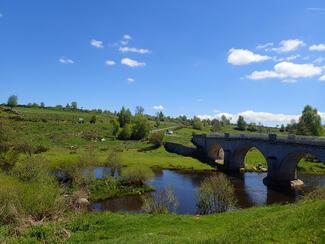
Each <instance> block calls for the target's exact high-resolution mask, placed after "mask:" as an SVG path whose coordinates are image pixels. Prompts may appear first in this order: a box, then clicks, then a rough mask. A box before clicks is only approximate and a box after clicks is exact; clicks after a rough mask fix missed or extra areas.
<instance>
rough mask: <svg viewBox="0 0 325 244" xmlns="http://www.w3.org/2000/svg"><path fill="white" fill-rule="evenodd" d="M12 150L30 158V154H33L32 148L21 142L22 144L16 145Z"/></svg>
mask: <svg viewBox="0 0 325 244" xmlns="http://www.w3.org/2000/svg"><path fill="white" fill-rule="evenodd" d="M14 150H15V151H17V152H19V153H25V154H26V155H28V156H29V157H31V156H32V153H33V152H34V147H33V146H32V145H31V144H29V143H27V142H22V143H17V144H16V145H15V146H14Z"/></svg>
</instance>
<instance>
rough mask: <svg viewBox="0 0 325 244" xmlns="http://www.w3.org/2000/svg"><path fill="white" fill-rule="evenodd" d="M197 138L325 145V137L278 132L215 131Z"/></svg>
mask: <svg viewBox="0 0 325 244" xmlns="http://www.w3.org/2000/svg"><path fill="white" fill-rule="evenodd" d="M194 137H197V139H199V138H200V139H201V140H202V139H204V138H206V139H214V138H215V139H226V140H234V139H236V140H238V139H242V140H263V141H270V142H283V143H293V144H305V145H316V146H324V147H325V137H315V136H296V135H288V136H279V135H277V134H229V133H224V134H222V133H214V134H198V135H194V136H193V138H194Z"/></svg>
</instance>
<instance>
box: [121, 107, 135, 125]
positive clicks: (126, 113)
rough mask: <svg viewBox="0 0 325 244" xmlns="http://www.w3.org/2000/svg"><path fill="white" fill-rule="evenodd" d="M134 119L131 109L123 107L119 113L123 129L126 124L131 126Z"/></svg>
mask: <svg viewBox="0 0 325 244" xmlns="http://www.w3.org/2000/svg"><path fill="white" fill-rule="evenodd" d="M131 119H132V114H131V112H130V110H129V109H125V108H124V106H123V107H122V109H121V111H120V112H119V113H118V120H119V123H120V126H121V127H124V126H125V125H126V124H129V123H130V122H131Z"/></svg>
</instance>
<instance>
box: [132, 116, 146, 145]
mask: <svg viewBox="0 0 325 244" xmlns="http://www.w3.org/2000/svg"><path fill="white" fill-rule="evenodd" d="M149 131H150V124H149V121H148V119H147V118H146V117H145V116H144V115H137V116H135V118H134V125H133V127H132V139H134V140H141V139H144V138H146V137H147V136H148V134H149Z"/></svg>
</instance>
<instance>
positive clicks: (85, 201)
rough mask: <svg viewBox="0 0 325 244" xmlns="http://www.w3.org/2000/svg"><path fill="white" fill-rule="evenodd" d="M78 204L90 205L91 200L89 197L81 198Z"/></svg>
mask: <svg viewBox="0 0 325 244" xmlns="http://www.w3.org/2000/svg"><path fill="white" fill-rule="evenodd" d="M77 204H78V205H79V206H88V205H89V201H88V199H86V198H79V199H78V200H77Z"/></svg>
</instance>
